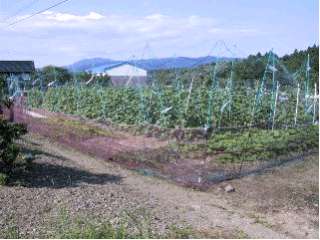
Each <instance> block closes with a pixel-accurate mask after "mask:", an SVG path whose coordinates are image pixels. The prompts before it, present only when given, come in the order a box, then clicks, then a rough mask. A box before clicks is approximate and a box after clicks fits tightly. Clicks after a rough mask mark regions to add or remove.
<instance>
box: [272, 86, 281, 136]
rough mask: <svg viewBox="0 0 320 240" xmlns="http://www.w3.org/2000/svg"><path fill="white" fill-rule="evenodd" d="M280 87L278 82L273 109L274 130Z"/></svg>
mask: <svg viewBox="0 0 320 240" xmlns="http://www.w3.org/2000/svg"><path fill="white" fill-rule="evenodd" d="M279 87H280V85H279V82H277V89H276V97H275V100H274V109H273V118H272V131H273V128H274V121H275V118H276V111H277V100H278V92H279Z"/></svg>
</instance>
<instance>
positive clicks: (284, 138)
mask: <svg viewBox="0 0 320 240" xmlns="http://www.w3.org/2000/svg"><path fill="white" fill-rule="evenodd" d="M318 139H319V135H318V126H308V127H304V128H293V129H280V130H274V131H269V130H261V129H251V130H248V131H243V132H237V133H234V132H225V133H218V134H215V135H214V136H213V137H212V138H211V139H210V140H209V141H208V149H209V151H210V152H211V153H213V154H218V159H220V160H221V161H239V159H240V158H243V159H241V160H244V161H254V160H267V159H273V158H277V157H279V156H283V155H289V154H292V153H301V152H305V151H308V150H313V149H318V147H319V141H318Z"/></svg>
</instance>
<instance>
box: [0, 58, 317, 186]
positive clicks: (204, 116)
mask: <svg viewBox="0 0 320 240" xmlns="http://www.w3.org/2000/svg"><path fill="white" fill-rule="evenodd" d="M236 65H237V60H232V61H221V62H216V63H215V64H209V65H205V67H203V66H202V65H200V66H196V67H194V68H190V69H167V70H162V71H151V72H150V74H149V76H148V81H147V82H146V83H145V84H130V83H134V80H133V78H130V82H129V83H128V82H127V83H125V84H123V85H121V86H112V84H110V83H109V84H106V83H105V82H103V81H102V80H103V79H101V78H99V77H98V76H95V75H93V74H90V73H89V74H88V73H86V74H84V73H77V72H73V73H72V75H71V81H66V80H64V79H63V77H64V76H60V75H59V74H62V73H58V72H56V71H55V68H52V72H51V73H46V74H43V73H41V72H37V73H36V74H35V76H33V77H32V79H30V81H25V80H24V79H21V77H17V76H12V75H9V76H5V83H6V87H7V88H6V89H7V92H3V93H2V96H10V98H9V99H7V102H10V103H11V105H12V106H11V105H10V104H9V105H8V107H7V108H6V107H5V106H3V107H2V108H3V109H4V112H5V115H6V116H7V117H8V118H10V119H11V120H12V121H16V122H22V123H26V124H27V126H28V129H29V131H30V132H31V133H36V134H39V135H41V136H45V137H47V138H50V139H53V140H55V141H57V142H59V143H62V144H64V145H66V146H69V147H72V148H74V149H77V150H79V151H82V152H84V153H87V154H90V155H93V156H96V157H99V158H103V159H105V160H112V161H116V162H118V163H120V164H123V165H124V166H126V167H128V168H130V169H134V170H137V171H139V172H141V173H143V174H147V175H155V176H158V177H164V178H169V179H172V180H174V181H176V182H179V183H181V184H183V185H187V186H192V187H199V188H207V187H208V186H210V184H212V183H215V182H219V181H223V180H226V179H231V178H236V177H240V176H244V175H247V174H251V173H257V172H259V171H261V170H263V169H267V168H270V167H272V166H277V165H280V164H281V163H284V162H287V161H289V160H293V159H300V158H302V157H303V156H304V155H305V154H308V153H309V152H310V151H314V150H315V149H317V146H318V138H317V136H318V132H317V129H316V128H317V127H316V125H317V124H318V93H317V92H318V89H317V85H316V84H315V85H314V86H311V84H310V74H309V71H310V62H309V58H308V59H307V60H306V62H305V64H304V65H303V66H302V67H301V68H300V69H299V70H297V71H296V72H295V73H293V74H291V73H289V71H288V70H287V69H286V67H285V66H284V64H282V63H281V61H280V60H279V59H278V58H277V56H276V55H275V54H274V53H273V52H270V53H269V54H268V57H267V61H266V62H265V70H264V73H263V76H261V77H260V78H258V79H256V80H248V81H245V83H239V81H237V75H236V74H235V71H234V68H235V66H236ZM226 69H227V70H226ZM128 132H129V133H130V134H128ZM195 155H196V156H195Z"/></svg>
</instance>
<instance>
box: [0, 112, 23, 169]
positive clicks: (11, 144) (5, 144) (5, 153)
mask: <svg viewBox="0 0 320 240" xmlns="http://www.w3.org/2000/svg"><path fill="white" fill-rule="evenodd" d="M26 133H27V128H26V126H25V125H23V124H18V123H9V122H8V121H7V120H4V119H1V118H0V163H3V164H4V170H5V172H6V171H7V172H11V170H12V169H13V167H14V165H15V162H16V159H17V157H18V154H19V152H20V149H19V147H18V146H17V145H16V143H15V140H17V139H19V138H20V137H21V136H22V135H24V134H26Z"/></svg>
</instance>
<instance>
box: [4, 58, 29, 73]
mask: <svg viewBox="0 0 320 240" xmlns="http://www.w3.org/2000/svg"><path fill="white" fill-rule="evenodd" d="M34 71H35V67H34V62H33V61H0V73H32V72H34Z"/></svg>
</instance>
